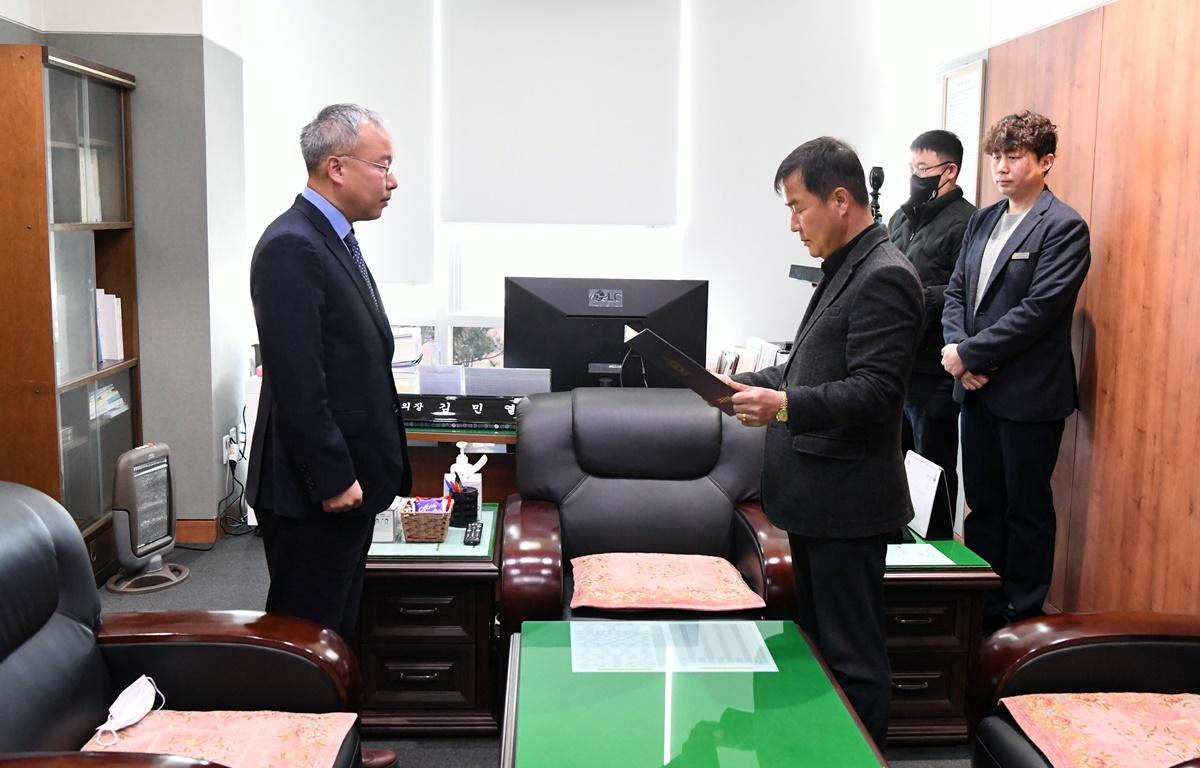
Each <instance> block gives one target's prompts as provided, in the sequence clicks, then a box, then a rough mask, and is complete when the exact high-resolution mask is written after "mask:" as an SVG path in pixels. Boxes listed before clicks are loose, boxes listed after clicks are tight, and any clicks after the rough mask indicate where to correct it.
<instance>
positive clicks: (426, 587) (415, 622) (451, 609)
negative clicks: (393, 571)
mask: <svg viewBox="0 0 1200 768" xmlns="http://www.w3.org/2000/svg"><path fill="white" fill-rule="evenodd" d="M477 600H478V592H477V591H476V590H475V589H472V588H470V587H469V586H466V585H462V586H460V587H458V588H455V587H453V586H448V585H446V584H445V583H442V584H437V583H434V582H428V581H401V582H387V583H380V584H371V583H370V582H368V583H367V584H366V585H365V587H364V590H363V601H362V604H363V607H362V637H363V641H364V642H366V643H369V642H371V641H372V640H405V641H410V640H416V641H431V640H439V641H452V642H464V643H470V642H474V640H475V624H476V620H475V619H476V616H475V614H476V601H477Z"/></svg>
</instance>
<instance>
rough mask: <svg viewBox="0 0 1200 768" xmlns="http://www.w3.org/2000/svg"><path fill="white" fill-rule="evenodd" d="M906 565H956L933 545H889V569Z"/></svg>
mask: <svg viewBox="0 0 1200 768" xmlns="http://www.w3.org/2000/svg"><path fill="white" fill-rule="evenodd" d="M905 565H954V561H953V560H951V559H950V558H948V557H946V556H945V555H943V554H942V553H941V552H940V551H938V549H937V548H936V547H934V546H933V545H932V544H888V548H887V567H888V568H895V567H898V566H905Z"/></svg>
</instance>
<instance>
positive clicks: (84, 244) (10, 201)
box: [0, 45, 141, 581]
mask: <svg viewBox="0 0 1200 768" xmlns="http://www.w3.org/2000/svg"><path fill="white" fill-rule="evenodd" d="M0 81H2V82H4V84H5V87H4V89H3V91H0V142H2V143H3V146H4V147H5V152H4V153H0V178H4V179H7V180H8V183H7V184H5V185H3V186H0V237H2V238H3V243H4V247H3V249H2V250H0V254H2V255H0V264H2V266H3V270H4V274H5V279H4V280H0V402H2V403H3V405H0V433H2V434H4V435H5V439H4V440H0V479H3V480H10V481H13V482H18V483H23V484H25V485H29V486H32V487H34V488H37V489H38V490H41V491H43V492H44V493H46V494H48V495H50V496H53V497H54V498H55V499H57V500H58V501H60V502H61V503H62V504H63V506H65V507H66V508H67V510H68V511H69V512H70V513H71V515H72V516H73V517H74V518H75V520H76V522H77V523H78V525H79V528H80V531H81V532H82V534H83V537H84V540H85V542H86V543H87V547H88V552H89V554H90V555H91V558H92V566H93V571H94V573H95V575H96V578H97V581H99V580H101V579H103V578H107V576H108V575H109V574H111V573H112V572H113V571H115V569H116V549H115V545H114V542H113V534H112V519H111V518H112V514H111V501H112V477H113V469H114V467H115V463H116V459H117V457H118V456H120V455H121V453H123V452H125V451H127V450H129V449H130V448H132V447H134V446H135V445H138V444H139V443H140V442H141V418H140V412H139V405H140V397H139V390H140V366H139V361H138V327H137V276H136V269H135V260H134V234H133V201H132V195H131V186H132V185H131V175H130V165H129V155H130V150H131V140H130V130H129V115H130V93H131V91H132V90H133V88H134V86H135V81H134V78H133V77H131V76H130V75H127V74H125V73H123V72H119V71H117V70H114V69H111V68H108V67H105V66H103V65H101V64H96V63H94V62H89V61H85V60H83V59H79V58H77V57H73V56H71V55H69V54H64V53H62V52H60V51H56V50H54V49H52V48H47V47H44V46H35V45H0ZM97 291H99V292H100V293H101V294H111V295H114V296H117V297H119V298H120V299H121V305H120V318H119V320H118V321H116V323H115V326H116V330H114V323H108V324H107V325H106V327H105V329H104V332H103V338H104V340H105V343H103V344H102V343H101V336H102V334H101V330H100V323H99V321H98V318H97V304H98V303H100V304H102V305H103V304H104V302H106V301H107V300H106V299H105V298H104V297H103V296H102V295H101V296H98V295H97ZM112 317H113V316H112V315H110V316H109V318H108V319H109V320H111V319H112ZM114 333H116V334H119V346H121V347H123V350H120V351H122V352H123V354H120V355H117V354H114V353H113V350H114V349H116V347H115V346H114V344H113V343H112V342H113V340H114V338H115V337H114V335H113V334H114ZM105 346H107V347H108V349H107V350H106V349H104V347H105ZM102 353H109V354H102ZM102 358H103V359H102Z"/></svg>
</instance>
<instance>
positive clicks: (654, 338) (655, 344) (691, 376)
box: [625, 328, 735, 416]
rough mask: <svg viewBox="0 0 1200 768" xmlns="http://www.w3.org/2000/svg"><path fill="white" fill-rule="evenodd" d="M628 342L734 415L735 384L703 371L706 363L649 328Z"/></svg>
mask: <svg viewBox="0 0 1200 768" xmlns="http://www.w3.org/2000/svg"><path fill="white" fill-rule="evenodd" d="M625 343H626V344H627V345H629V346H630V347H632V348H633V349H634V350H636V351H637V352H638V354H640V355H641V356H642V359H643V360H649V361H650V363H651V364H652V365H656V366H658V367H660V368H662V369H663V370H665V371H666V372H667V373H669V374H671V375H672V376H674V377H675V378H676V379H677V380H678V381H679V382H680V383H681V384H683V385H684V386H686V387H688V388H689V389H691V390H692V391H693V392H695V393H696V394H698V395H700V397H703V398H704V400H705V401H706V402H707V403H708V404H709V405H711V406H713V407H714V408H720V409H721V410H722V411H724V412H725V413H728V414H729V415H730V416H732V415H733V403H732V402H731V401H730V399H729V398H730V397H731V396H732V395H733V393H734V391H735V390H734V389H733V387H731V386H729V385H728V384H726V383H725V382H723V381H721V380H720V379H718V378H717V377H716V376H714V375H712V374H711V373H709V372H708V371H706V370H704V366H702V365H700V364H699V363H697V362H696V361H695V360H693V359H692V358H690V357H688V356H687V355H685V354H683V353H682V352H680V351H679V350H678V349H676V348H675V347H674V346H673V345H672V344H671V343H670V342H669V341H667V340H666V339H664V338H663V337H662V336H659V335H658V334H657V333H655V332H654V331H652V330H650V329H649V328H647V329H645V330H643V331H639V332H638V333H637V334H635V335H634V336H632V337H630V338H629V339H627V340H626V341H625Z"/></svg>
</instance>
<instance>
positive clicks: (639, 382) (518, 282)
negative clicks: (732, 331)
mask: <svg viewBox="0 0 1200 768" xmlns="http://www.w3.org/2000/svg"><path fill="white" fill-rule="evenodd" d="M626 326H629V327H631V328H633V330H635V331H640V330H642V329H643V328H650V329H651V330H653V331H654V332H655V333H657V334H658V335H659V336H662V337H663V338H664V339H666V340H667V341H669V342H671V343H672V344H674V345H675V346H676V347H678V348H679V349H680V350H681V351H682V352H683V353H684V354H686V355H687V356H688V357H690V358H692V359H693V360H696V361H697V362H700V363H701V364H703V363H704V354H705V342H706V340H707V333H708V281H707V280H632V279H630V280H622V279H615V278H603V279H602V278H574V277H506V278H505V279H504V365H505V366H506V367H509V368H549V369H550V388H551V389H552V390H553V391H556V392H561V391H565V390H571V389H574V388H576V387H601V386H614V387H616V386H626V387H631V386H632V387H643V386H648V387H678V386H680V384H679V382H678V381H676V380H675V379H673V378H672V377H670V376H669V375H667V374H666V373H665V372H663V371H662V370H658V369H656V368H655V367H653V366H649V365H644V364H643V362H642V360H641V358H640V357H639V356H638V355H637V353H636V352H634V353H632V354H629V355H628V357H627V356H626V355H627V351H628V350H627V349H626V347H625V327H626Z"/></svg>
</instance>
